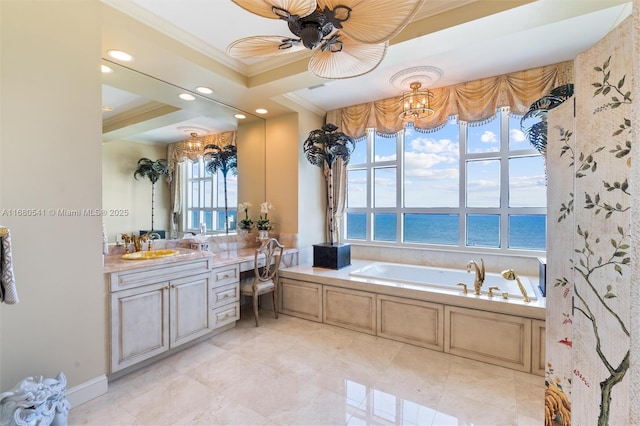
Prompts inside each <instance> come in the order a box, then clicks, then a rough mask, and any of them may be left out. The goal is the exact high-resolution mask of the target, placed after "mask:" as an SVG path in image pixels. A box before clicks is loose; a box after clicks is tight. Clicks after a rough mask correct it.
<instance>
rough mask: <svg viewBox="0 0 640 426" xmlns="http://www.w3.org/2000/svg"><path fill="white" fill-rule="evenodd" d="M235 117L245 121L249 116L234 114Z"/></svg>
mask: <svg viewBox="0 0 640 426" xmlns="http://www.w3.org/2000/svg"><path fill="white" fill-rule="evenodd" d="M233 116H234V117H235V118H237V119H238V120H244V119H245V118H247V116H246V115H244V114H233Z"/></svg>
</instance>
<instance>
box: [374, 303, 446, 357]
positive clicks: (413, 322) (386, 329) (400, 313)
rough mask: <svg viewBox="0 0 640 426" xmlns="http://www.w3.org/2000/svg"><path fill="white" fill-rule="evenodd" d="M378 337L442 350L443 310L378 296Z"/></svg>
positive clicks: (435, 304) (433, 306) (428, 305)
mask: <svg viewBox="0 0 640 426" xmlns="http://www.w3.org/2000/svg"><path fill="white" fill-rule="evenodd" d="M378 336H381V337H386V338H388V339H393V340H398V341H400V342H405V343H411V344H414V345H418V346H423V347H425V348H429V349H434V350H438V351H442V350H444V306H443V305H440V304H437V303H430V302H423V301H421V300H412V299H405V298H401V297H393V296H386V295H382V294H379V295H378Z"/></svg>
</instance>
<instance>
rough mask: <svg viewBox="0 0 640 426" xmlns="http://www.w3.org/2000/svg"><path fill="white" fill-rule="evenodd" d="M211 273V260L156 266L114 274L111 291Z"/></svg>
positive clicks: (111, 278)
mask: <svg viewBox="0 0 640 426" xmlns="http://www.w3.org/2000/svg"><path fill="white" fill-rule="evenodd" d="M134 262H135V261H134ZM209 271H210V260H209V259H198V260H194V261H188V262H176V263H174V264H168V265H166V266H154V267H147V268H140V269H134V270H131V271H125V272H117V273H112V274H111V277H110V281H111V282H110V291H112V292H114V291H120V290H125V289H128V288H135V287H140V286H143V285H147V284H154V283H157V282H158V281H161V280H169V279H173V278H182V277H185V276H189V275H196V274H200V273H205V272H209Z"/></svg>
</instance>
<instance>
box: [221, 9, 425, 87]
mask: <svg viewBox="0 0 640 426" xmlns="http://www.w3.org/2000/svg"><path fill="white" fill-rule="evenodd" d="M232 1H233V2H234V3H235V4H237V5H238V6H240V7H242V8H243V9H245V10H247V11H249V12H251V13H255V14H256V15H259V16H262V17H265V18H271V19H282V20H284V21H287V25H288V26H289V30H290V31H291V32H292V33H293V34H294V35H295V36H296V37H290V36H271V35H269V36H253V37H246V38H242V39H240V40H236V41H234V42H233V43H231V44H230V45H229V46H228V47H227V53H228V54H229V55H230V56H233V57H236V58H256V57H268V56H279V55H285V54H288V53H292V52H298V51H301V50H304V49H305V48H306V49H309V50H315V51H314V53H313V55H312V56H311V59H310V61H309V71H311V72H312V73H313V74H315V75H316V76H318V77H321V78H326V79H340V78H350V77H357V76H359V75H362V74H366V73H368V72H370V71H372V70H373V69H375V68H376V67H377V66H378V64H380V62H381V61H382V59H383V58H384V55H385V53H386V51H387V46H388V44H389V40H390V39H391V38H393V37H395V36H396V35H397V34H398V33H399V32H400V31H402V29H403V28H404V27H405V26H406V25H407V24H408V23H409V21H410V20H411V18H413V17H414V16H415V14H416V13H417V12H418V10H419V9H420V7H421V6H422V4H423V2H424V0H402V1H395V0H366V1H365V0H318V1H314V0H311V1H309V0H232Z"/></svg>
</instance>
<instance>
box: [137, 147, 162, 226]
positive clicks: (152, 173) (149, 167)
mask: <svg viewBox="0 0 640 426" xmlns="http://www.w3.org/2000/svg"><path fill="white" fill-rule="evenodd" d="M133 177H134V178H135V179H136V180H138V177H142V178H145V177H147V178H149V180H150V181H151V230H150V231H140V235H143V234H146V233H149V232H157V233H158V235H160V237H161V238H164V237H165V231H156V230H155V229H154V223H153V219H154V210H155V201H156V200H155V193H156V182H157V181H158V180H159V179H160V178H161V177H166V178H169V179H170V178H171V175H170V173H169V162H168V161H167V160H165V159H164V158H161V159H159V160H155V161H153V160H150V159H148V158H144V157H143V158H141V159H139V160H138V166H137V168H136V171H135V172H133Z"/></svg>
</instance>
